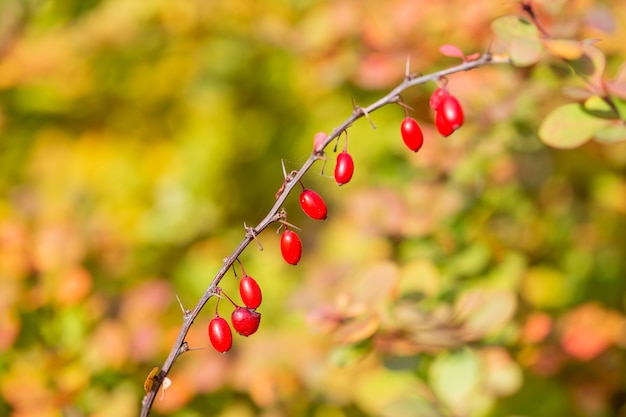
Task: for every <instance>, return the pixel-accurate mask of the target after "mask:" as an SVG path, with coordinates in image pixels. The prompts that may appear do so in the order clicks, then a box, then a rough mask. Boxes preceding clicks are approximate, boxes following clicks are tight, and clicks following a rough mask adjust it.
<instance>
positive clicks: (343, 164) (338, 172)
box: [335, 150, 354, 185]
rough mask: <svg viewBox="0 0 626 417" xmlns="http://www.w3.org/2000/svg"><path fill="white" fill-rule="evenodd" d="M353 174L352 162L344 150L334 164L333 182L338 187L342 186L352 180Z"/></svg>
mask: <svg viewBox="0 0 626 417" xmlns="http://www.w3.org/2000/svg"><path fill="white" fill-rule="evenodd" d="M352 174H354V161H353V160H352V157H351V156H350V154H349V153H348V152H346V151H345V150H344V151H343V152H341V153H339V155H337V163H336V164H335V181H337V184H338V185H343V184H346V183H348V182H350V180H351V179H352Z"/></svg>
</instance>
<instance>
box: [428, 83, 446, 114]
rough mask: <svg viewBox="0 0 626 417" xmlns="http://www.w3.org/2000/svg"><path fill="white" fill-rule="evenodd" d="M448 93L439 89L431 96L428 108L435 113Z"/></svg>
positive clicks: (443, 89)
mask: <svg viewBox="0 0 626 417" xmlns="http://www.w3.org/2000/svg"><path fill="white" fill-rule="evenodd" d="M449 95H450V93H448V90H446V89H445V88H441V87H439V88H438V89H436V90H435V91H433V94H432V95H431V96H430V108H431V109H433V110H434V111H437V107H439V105H440V104H441V102H442V101H443V99H444V98H446V97H448V96H449Z"/></svg>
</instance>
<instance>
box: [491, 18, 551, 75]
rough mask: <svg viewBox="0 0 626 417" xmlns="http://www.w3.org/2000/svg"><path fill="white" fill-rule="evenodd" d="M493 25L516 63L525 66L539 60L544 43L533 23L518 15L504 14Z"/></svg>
mask: <svg viewBox="0 0 626 417" xmlns="http://www.w3.org/2000/svg"><path fill="white" fill-rule="evenodd" d="M491 27H492V29H493V31H494V32H495V34H496V36H498V37H499V38H500V39H502V40H503V41H504V42H505V43H506V45H507V47H508V49H509V50H508V52H509V55H510V56H511V61H512V62H513V64H514V65H516V66H520V67H524V66H528V65H532V64H534V63H536V62H537V61H538V60H539V57H540V56H541V53H542V52H543V45H542V44H541V40H540V39H539V31H538V30H537V28H536V27H535V26H534V25H533V24H532V23H530V22H529V21H527V20H524V19H521V18H519V17H516V16H503V17H500V18H498V19H496V20H494V21H493V23H492V24H491Z"/></svg>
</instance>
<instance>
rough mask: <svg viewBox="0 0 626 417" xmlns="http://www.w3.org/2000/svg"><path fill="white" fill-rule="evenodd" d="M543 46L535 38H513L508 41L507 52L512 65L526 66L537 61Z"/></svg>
mask: <svg viewBox="0 0 626 417" xmlns="http://www.w3.org/2000/svg"><path fill="white" fill-rule="evenodd" d="M542 52H543V46H542V45H541V42H540V41H538V40H535V39H522V38H518V39H513V40H512V41H511V42H510V43H509V54H510V55H511V61H512V62H513V65H515V66H517V67H527V66H529V65H533V64H535V63H537V61H539V58H540V57H541V53H542Z"/></svg>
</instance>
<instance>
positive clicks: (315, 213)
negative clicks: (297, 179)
mask: <svg viewBox="0 0 626 417" xmlns="http://www.w3.org/2000/svg"><path fill="white" fill-rule="evenodd" d="M300 207H302V210H304V212H305V213H306V214H307V215H308V216H309V217H310V218H312V219H315V220H325V219H326V216H327V214H328V208H327V207H326V203H325V202H324V200H323V199H322V197H320V195H319V194H318V193H316V192H315V191H313V190H307V189H306V188H305V189H304V190H302V193H300Z"/></svg>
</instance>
